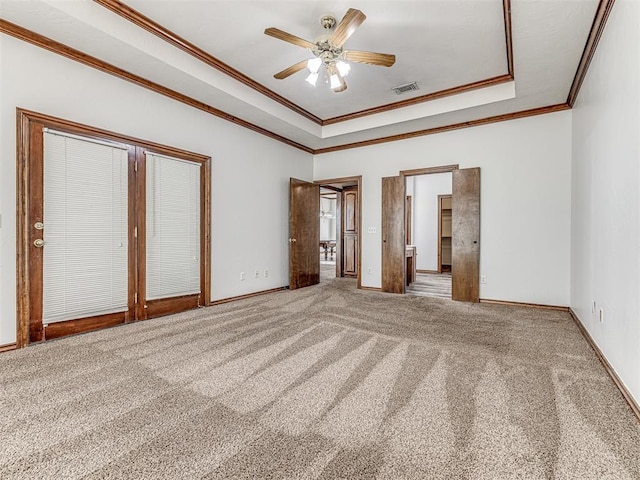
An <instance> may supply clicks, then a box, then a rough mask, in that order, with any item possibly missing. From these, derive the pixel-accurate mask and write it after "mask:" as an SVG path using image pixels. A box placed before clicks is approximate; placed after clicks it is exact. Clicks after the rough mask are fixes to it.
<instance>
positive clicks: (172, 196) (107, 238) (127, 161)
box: [18, 118, 209, 344]
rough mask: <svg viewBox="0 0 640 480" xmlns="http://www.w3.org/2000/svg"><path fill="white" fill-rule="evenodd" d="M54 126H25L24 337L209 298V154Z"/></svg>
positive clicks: (48, 335) (123, 318)
mask: <svg viewBox="0 0 640 480" xmlns="http://www.w3.org/2000/svg"><path fill="white" fill-rule="evenodd" d="M53 123H54V125H53V126H50V125H46V123H40V122H37V121H32V119H29V118H26V119H24V121H23V125H22V126H23V138H25V145H24V146H23V147H24V148H23V151H24V153H26V155H24V158H23V159H22V161H23V162H24V165H25V169H24V172H25V173H24V174H23V180H24V188H22V189H20V190H21V194H22V195H24V197H25V202H24V203H25V204H26V205H27V207H26V208H25V209H24V223H23V224H22V229H21V230H20V235H21V237H22V241H23V250H22V252H23V254H24V260H25V263H24V266H25V267H26V272H25V271H24V269H23V273H24V275H21V278H20V279H19V289H22V290H23V291H26V292H27V295H26V298H27V299H28V303H27V305H23V306H22V311H20V308H19V322H18V330H19V332H18V333H19V335H18V336H19V338H20V337H22V338H23V342H19V343H23V344H24V343H28V342H37V341H42V340H47V339H52V338H57V337H61V336H65V335H70V334H74V333H79V332H83V331H90V330H95V329H98V328H104V327H108V326H112V325H117V324H120V323H125V322H129V321H134V320H143V319H146V318H150V317H154V316H159V315H165V314H169V313H175V312H179V311H182V310H187V309H191V308H196V307H198V306H201V305H206V304H207V302H208V299H209V295H208V288H209V287H208V284H209V275H208V265H209V261H208V255H209V254H208V252H209V246H208V242H209V235H208V229H209V222H208V221H207V218H208V212H209V206H208V201H209V195H208V181H209V162H208V159H203V158H200V157H195V158H193V159H191V158H189V156H188V155H185V156H182V155H181V154H180V152H179V151H177V150H176V151H169V152H168V153H167V152H165V151H164V150H163V148H158V146H155V145H154V146H148V145H139V144H134V143H132V142H131V141H129V140H128V139H127V140H125V141H119V140H118V139H117V138H113V136H112V135H110V134H109V135H105V136H104V137H103V136H98V135H95V131H92V132H91V134H85V132H82V131H80V132H77V131H76V130H79V129H78V128H70V129H69V128H65V127H66V125H55V122H53ZM60 127H62V128H60ZM24 130H26V132H25V131H24ZM80 130H81V129H80ZM26 140H28V142H26ZM176 153H177V155H176ZM185 157H186V158H185ZM19 262H20V259H19ZM20 270H21V269H20V265H19V271H20ZM22 280H24V281H22ZM25 327H26V328H27V330H28V334H27V333H26V332H20V329H21V328H22V329H24V328H25ZM27 335H28V337H27ZM25 337H27V338H25ZM24 340H26V342H25V341H24Z"/></svg>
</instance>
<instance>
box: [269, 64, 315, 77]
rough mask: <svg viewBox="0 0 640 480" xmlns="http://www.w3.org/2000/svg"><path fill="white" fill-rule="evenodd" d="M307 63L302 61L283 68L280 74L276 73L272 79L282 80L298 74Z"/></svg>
mask: <svg viewBox="0 0 640 480" xmlns="http://www.w3.org/2000/svg"><path fill="white" fill-rule="evenodd" d="M307 61H308V60H302V61H300V62H298V63H296V64H295V65H291V66H290V67H288V68H285V69H284V70H282V71H281V72H278V73H276V74H275V75H274V77H275V78H277V79H278V80H282V79H283V78H287V77H288V76H289V75H293V74H294V73H298V72H299V71H300V70H304V68H305V67H306V66H307Z"/></svg>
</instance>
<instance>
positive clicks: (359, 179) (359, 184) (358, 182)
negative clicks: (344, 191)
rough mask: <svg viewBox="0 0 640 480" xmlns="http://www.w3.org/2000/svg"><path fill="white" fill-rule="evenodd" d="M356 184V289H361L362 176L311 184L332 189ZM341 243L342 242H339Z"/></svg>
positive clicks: (317, 181)
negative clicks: (345, 184)
mask: <svg viewBox="0 0 640 480" xmlns="http://www.w3.org/2000/svg"><path fill="white" fill-rule="evenodd" d="M353 182H356V185H357V187H358V258H357V262H358V275H357V281H358V288H359V289H362V175H354V176H351V177H340V178H328V179H324V180H314V181H313V183H317V184H318V185H320V186H327V185H329V186H328V187H327V188H330V189H332V190H333V189H334V188H335V187H333V188H332V187H331V185H333V184H336V183H337V184H340V183H343V184H344V183H351V184H352V183H353ZM340 242H342V240H340ZM336 261H338V254H337V251H336Z"/></svg>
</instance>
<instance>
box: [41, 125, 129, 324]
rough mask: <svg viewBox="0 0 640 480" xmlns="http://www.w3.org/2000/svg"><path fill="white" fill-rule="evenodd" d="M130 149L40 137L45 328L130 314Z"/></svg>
mask: <svg viewBox="0 0 640 480" xmlns="http://www.w3.org/2000/svg"><path fill="white" fill-rule="evenodd" d="M127 197H128V193H127V151H126V150H125V149H123V148H121V147H119V146H112V145H109V144H106V143H100V142H93V141H90V140H86V141H85V140H82V139H80V138H78V137H76V136H65V135H64V134H60V133H57V132H52V131H47V132H45V133H44V220H43V222H44V237H43V239H44V241H45V246H44V255H43V312H42V313H43V323H44V324H47V323H51V322H58V321H62V320H72V319H76V318H84V317H91V316H95V315H101V314H106V313H114V312H120V311H126V310H127V277H128V275H127V267H128V264H127V262H128V255H127Z"/></svg>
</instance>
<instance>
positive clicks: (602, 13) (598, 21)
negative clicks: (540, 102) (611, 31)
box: [567, 0, 615, 107]
mask: <svg viewBox="0 0 640 480" xmlns="http://www.w3.org/2000/svg"><path fill="white" fill-rule="evenodd" d="M614 3H615V0H600V4H599V5H598V9H597V11H596V16H595V18H594V19H593V24H591V30H590V31H589V36H588V37H587V43H586V45H585V46H584V50H583V52H582V57H581V58H580V63H579V64H578V69H577V70H576V74H575V76H574V77H573V83H572V84H571V88H570V89H569V96H568V97H567V103H568V104H569V105H570V106H571V107H573V105H574V104H575V103H576V99H577V98H578V93H579V92H580V87H582V82H583V81H584V78H585V77H586V75H587V71H588V70H589V65H590V64H591V59H592V58H593V56H594V54H595V53H596V48H597V47H598V43H599V42H600V37H602V32H604V27H605V25H606V24H607V19H608V18H609V14H610V13H611V9H612V8H613V4H614Z"/></svg>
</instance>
